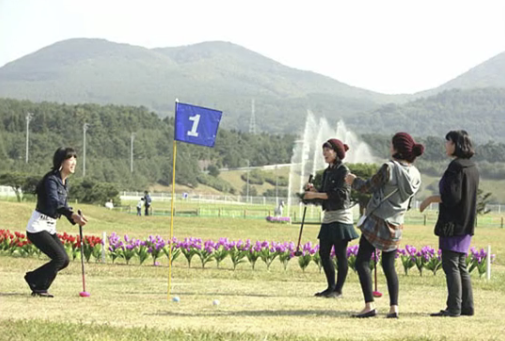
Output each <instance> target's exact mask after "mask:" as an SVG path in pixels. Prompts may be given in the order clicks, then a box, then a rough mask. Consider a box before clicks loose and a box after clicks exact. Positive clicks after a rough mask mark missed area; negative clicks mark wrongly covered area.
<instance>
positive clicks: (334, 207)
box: [303, 139, 358, 298]
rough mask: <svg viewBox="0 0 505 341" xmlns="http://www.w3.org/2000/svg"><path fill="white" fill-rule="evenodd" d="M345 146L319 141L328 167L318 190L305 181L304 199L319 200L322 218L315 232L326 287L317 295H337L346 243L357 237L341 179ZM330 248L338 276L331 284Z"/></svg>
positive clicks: (343, 275)
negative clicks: (317, 233)
mask: <svg viewBox="0 0 505 341" xmlns="http://www.w3.org/2000/svg"><path fill="white" fill-rule="evenodd" d="M348 149H349V147H348V146H347V145H346V144H343V143H342V142H341V141H340V140H337V139H330V140H328V141H327V142H325V143H324V144H323V156H324V160H325V161H326V163H328V168H326V169H325V171H324V173H323V180H322V185H321V188H319V190H317V189H315V188H314V187H313V186H312V184H308V187H306V189H307V191H306V192H305V194H304V197H303V198H304V199H308V200H311V199H318V200H322V206H323V210H324V219H323V223H322V224H321V230H320V231H319V235H318V238H319V255H320V257H321V263H322V265H323V269H324V274H325V275H326V280H327V281H328V287H327V288H326V289H325V290H323V291H321V292H318V293H316V296H319V297H327V298H330V297H340V296H341V295H342V287H343V286H344V283H345V279H346V277H347V272H348V270H349V266H348V264H347V245H348V243H349V241H351V240H353V239H356V238H358V234H357V233H356V231H355V230H354V226H353V216H352V210H351V200H350V197H351V188H350V186H349V185H347V184H346V182H345V177H346V175H347V174H348V173H349V169H348V168H347V167H346V166H345V165H344V164H343V162H342V160H343V159H344V158H345V152H346V151H347V150H348ZM332 247H334V249H335V256H336V258H337V267H338V275H337V281H336V283H335V267H334V265H333V262H332V260H331V258H330V254H331V249H332Z"/></svg>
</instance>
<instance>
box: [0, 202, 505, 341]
mask: <svg viewBox="0 0 505 341" xmlns="http://www.w3.org/2000/svg"><path fill="white" fill-rule="evenodd" d="M80 207H81V208H82V209H83V210H84V211H85V212H87V214H88V217H89V225H88V226H87V227H86V229H85V231H86V233H88V234H94V235H101V233H102V231H106V232H107V233H108V234H110V233H111V232H117V233H118V234H119V235H124V234H129V235H130V236H134V237H140V238H144V237H147V236H148V235H149V234H153V235H156V234H159V235H162V236H163V237H165V238H166V237H168V235H169V226H170V221H169V218H167V217H142V218H138V217H135V216H131V215H127V214H124V213H119V212H110V211H108V210H106V209H104V208H100V207H94V206H86V205H83V206H80ZM32 209H33V204H26V203H22V204H17V203H6V202H2V203H1V209H0V221H1V222H2V226H0V228H6V229H10V230H11V231H23V230H24V227H25V225H26V221H27V220H28V218H29V216H30V213H31V210H32ZM58 229H59V231H61V232H63V231H66V232H69V233H70V232H71V233H77V229H76V228H75V227H74V226H71V225H70V224H69V223H67V222H66V221H64V220H61V221H60V222H59V225H58ZM317 230H318V227H317V226H315V225H310V226H307V227H306V230H305V232H304V240H303V241H304V242H306V241H309V240H310V241H313V242H314V241H316V236H317ZM298 231H299V226H296V225H277V224H269V223H266V222H263V221H257V220H246V219H216V218H176V219H175V220H174V234H175V235H176V236H177V237H179V238H183V237H186V236H194V237H201V238H203V239H214V240H217V239H219V238H220V237H228V238H229V239H234V240H237V239H247V238H250V239H251V240H253V241H255V240H269V241H271V240H274V241H296V239H297V237H298ZM504 236H505V230H504V229H500V228H480V229H478V230H477V234H476V236H475V238H474V240H473V243H472V244H473V245H474V246H478V247H485V246H487V245H488V244H490V245H491V246H492V247H493V253H495V254H496V255H497V261H496V263H495V264H494V265H493V276H492V280H491V281H487V280H485V279H483V278H478V276H477V274H476V273H473V274H472V279H473V285H474V296H475V305H476V316H474V317H471V318H470V317H461V318H456V319H454V318H431V317H429V316H428V314H429V313H430V312H435V311H437V310H439V309H441V308H443V307H444V305H445V299H446V288H445V277H444V275H443V272H441V271H440V272H439V273H438V274H437V275H436V276H433V274H431V273H430V272H427V271H426V270H425V272H424V274H423V276H422V277H421V276H419V273H418V271H417V270H415V269H411V271H410V273H409V275H408V276H405V275H404V274H403V270H402V269H401V262H400V261H399V260H398V261H397V267H398V272H399V280H400V319H399V320H386V319H385V318H384V316H385V313H386V312H387V309H388V306H389V298H388V294H387V288H386V286H385V279H384V276H383V275H382V272H381V271H379V290H380V291H382V292H383V293H384V296H383V297H382V298H379V299H377V302H376V303H377V306H378V310H379V313H380V316H379V317H377V318H372V319H367V320H356V319H352V318H351V317H350V315H351V313H353V312H356V311H358V310H360V309H361V308H362V306H363V297H362V294H361V289H360V286H359V282H358V277H357V275H356V274H355V273H354V272H353V271H352V270H350V272H349V276H348V280H347V282H346V285H345V287H344V297H343V298H342V299H322V298H316V297H313V294H314V293H315V292H316V291H319V290H321V289H324V288H325V286H326V284H325V279H324V275H323V274H322V273H320V272H319V270H318V268H317V266H316V265H315V264H311V265H310V266H309V267H308V268H307V270H306V271H305V272H302V271H301V270H300V268H299V266H298V264H297V260H296V259H293V260H291V261H290V263H289V265H288V269H287V271H284V270H283V268H282V266H281V264H280V262H279V261H278V260H275V261H274V264H273V265H272V267H271V269H270V271H267V270H266V266H265V265H264V263H262V262H261V260H259V261H258V263H257V265H256V270H255V271H252V270H251V267H250V265H249V263H248V262H246V263H243V264H240V265H239V266H238V268H237V270H236V271H233V270H232V265H231V262H230V260H229V259H227V260H225V261H224V262H223V263H222V264H221V268H220V269H216V264H215V262H210V263H208V264H207V265H206V268H205V269H202V268H201V265H200V262H199V260H198V258H194V259H193V262H192V267H191V268H190V269H188V268H187V263H186V261H185V259H184V258H183V257H182V256H181V257H180V258H179V259H177V260H176V261H175V263H174V268H173V282H172V283H173V287H172V288H171V294H172V295H171V296H172V297H173V296H178V297H179V298H180V302H178V303H176V302H173V301H171V300H170V299H169V298H168V297H167V283H168V267H167V266H166V260H165V259H163V260H162V262H161V263H162V266H153V265H152V262H151V261H150V260H147V261H146V262H145V263H144V264H143V265H141V266H139V265H138V261H137V260H133V261H132V263H131V264H130V265H125V264H123V263H122V262H121V261H119V263H118V264H111V263H110V261H109V263H107V264H100V263H94V262H91V263H89V264H86V274H87V289H88V291H89V292H90V293H91V297H89V298H80V297H79V296H78V294H79V292H80V291H81V290H82V287H81V270H80V263H79V262H78V261H73V262H71V264H70V266H69V267H68V268H67V269H65V270H63V271H62V272H61V273H60V275H59V276H58V277H57V279H56V281H55V282H54V285H53V287H52V288H51V292H52V293H53V294H54V295H55V298H53V299H43V298H33V297H31V296H29V291H28V288H27V285H26V283H24V280H23V275H24V273H25V272H26V271H28V270H30V269H33V268H35V267H37V266H39V265H41V264H42V263H43V262H44V260H43V259H38V258H19V257H8V256H5V255H3V256H0V340H502V339H505V336H504V335H505V325H504V323H503V321H504V320H505V313H503V308H502V305H503V302H505V288H504V286H503V283H505V267H504V264H505V263H504V259H505V253H504V251H503V249H504V245H505V241H504ZM355 243H356V241H355V242H353V244H355ZM406 244H410V245H414V246H416V247H421V246H424V245H431V246H436V238H435V236H433V234H432V227H424V226H407V227H406V228H405V231H404V239H403V243H402V247H404V246H405V245H406ZM195 257H196V256H195ZM216 299H217V300H219V301H220V304H219V305H213V304H212V303H213V301H214V300H216ZM500 302H501V303H500Z"/></svg>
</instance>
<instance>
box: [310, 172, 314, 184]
mask: <svg viewBox="0 0 505 341" xmlns="http://www.w3.org/2000/svg"><path fill="white" fill-rule="evenodd" d="M312 180H314V175H312V174H310V175H309V184H311V183H312Z"/></svg>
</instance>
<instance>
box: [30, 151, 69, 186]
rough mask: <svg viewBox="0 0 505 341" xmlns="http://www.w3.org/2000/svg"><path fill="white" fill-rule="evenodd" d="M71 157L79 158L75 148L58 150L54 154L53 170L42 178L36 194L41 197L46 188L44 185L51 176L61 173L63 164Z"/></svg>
mask: <svg viewBox="0 0 505 341" xmlns="http://www.w3.org/2000/svg"><path fill="white" fill-rule="evenodd" d="M71 157H77V153H76V152H75V149H74V148H70V147H67V148H58V149H57V150H56V152H54V155H53V166H52V167H51V170H50V171H49V172H47V173H46V174H45V175H44V177H43V178H42V180H40V181H39V183H38V184H37V188H36V189H35V193H37V195H39V194H40V193H41V191H42V189H43V188H44V183H45V181H46V178H47V177H48V176H49V175H51V174H53V173H54V172H57V171H59V170H60V168H61V165H62V164H63V162H64V161H65V160H67V159H70V158H71Z"/></svg>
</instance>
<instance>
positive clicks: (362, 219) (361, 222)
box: [356, 188, 398, 227]
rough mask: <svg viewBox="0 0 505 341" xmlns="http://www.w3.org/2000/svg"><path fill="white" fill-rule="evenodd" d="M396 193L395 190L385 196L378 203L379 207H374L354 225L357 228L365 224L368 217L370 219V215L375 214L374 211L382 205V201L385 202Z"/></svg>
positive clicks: (396, 190)
mask: <svg viewBox="0 0 505 341" xmlns="http://www.w3.org/2000/svg"><path fill="white" fill-rule="evenodd" d="M396 192H398V188H396V189H395V190H394V191H393V192H391V193H389V194H388V195H386V196H385V197H384V199H382V200H381V202H380V203H379V205H377V206H375V208H374V209H373V210H371V211H370V212H369V213H368V214H363V215H362V216H361V217H360V218H359V219H358V222H357V224H356V226H357V227H361V226H363V225H364V224H365V222H366V220H367V219H368V217H370V216H371V215H372V213H374V212H375V210H376V209H378V208H379V207H380V205H382V203H383V202H384V201H386V200H387V199H389V198H390V197H391V196H392V195H393V194H395V193H396Z"/></svg>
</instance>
